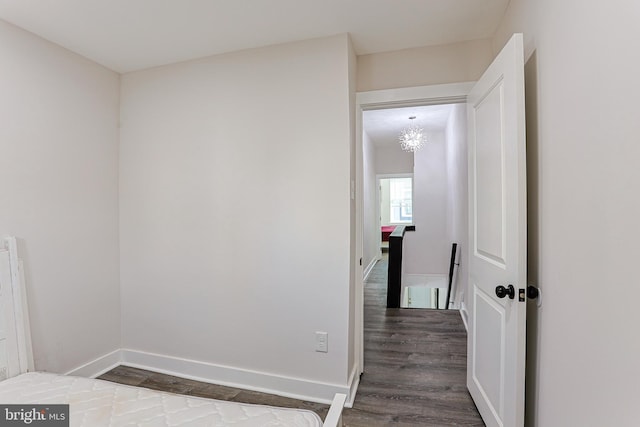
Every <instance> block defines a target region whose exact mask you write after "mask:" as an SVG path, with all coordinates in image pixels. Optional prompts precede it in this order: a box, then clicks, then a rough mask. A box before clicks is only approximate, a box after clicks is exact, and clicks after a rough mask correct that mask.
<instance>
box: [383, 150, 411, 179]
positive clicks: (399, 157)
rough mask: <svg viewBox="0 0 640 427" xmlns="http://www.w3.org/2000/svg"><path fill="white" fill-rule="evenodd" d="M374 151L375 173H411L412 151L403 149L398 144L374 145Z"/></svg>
mask: <svg viewBox="0 0 640 427" xmlns="http://www.w3.org/2000/svg"><path fill="white" fill-rule="evenodd" d="M375 151H376V154H375V170H376V174H378V175H385V174H401V173H413V153H409V152H406V151H403V150H402V148H400V144H393V145H390V146H381V147H379V146H376V147H375Z"/></svg>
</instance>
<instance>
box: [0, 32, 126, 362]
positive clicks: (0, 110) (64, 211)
mask: <svg viewBox="0 0 640 427" xmlns="http://www.w3.org/2000/svg"><path fill="white" fill-rule="evenodd" d="M0 58H2V66H1V67H0V68H1V71H0V94H2V95H1V96H0V117H1V118H2V119H1V121H2V125H1V126H0V235H14V236H17V237H18V239H19V240H18V244H19V246H20V247H19V249H20V251H21V256H22V257H23V258H24V265H25V272H26V282H27V293H28V299H29V306H30V315H31V328H32V336H33V348H34V357H35V364H36V369H39V370H47V371H53V372H66V371H68V370H71V369H73V368H76V367H78V366H80V365H82V364H84V363H86V362H88V361H90V360H93V359H96V358H97V357H99V356H102V355H103V354H106V353H109V352H111V351H114V350H116V349H118V348H119V347H120V293H119V286H118V280H119V277H118V93H119V89H118V86H119V78H118V75H117V74H116V73H114V72H111V71H109V70H107V69H105V68H103V67H101V66H98V65H96V64H94V63H92V62H90V61H88V60H86V59H84V58H82V57H80V56H78V55H75V54H72V53H71V52H69V51H68V50H66V49H62V48H60V47H59V46H56V45H54V44H52V43H50V42H47V41H45V40H43V39H41V38H39V37H36V36H34V35H33V34H31V33H27V32H25V31H23V30H20V29H18V28H16V27H14V26H12V25H9V24H6V23H4V22H2V21H0Z"/></svg>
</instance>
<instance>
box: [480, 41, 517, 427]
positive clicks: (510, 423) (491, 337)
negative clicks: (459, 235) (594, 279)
mask: <svg viewBox="0 0 640 427" xmlns="http://www.w3.org/2000/svg"><path fill="white" fill-rule="evenodd" d="M467 103H468V126H469V141H468V143H469V232H470V236H469V237H470V239H469V242H470V245H469V246H470V248H469V251H470V253H469V289H470V298H469V302H470V305H471V307H470V316H469V335H468V362H467V363H468V369H467V387H468V388H469V391H470V393H471V396H472V397H473V399H474V401H475V403H476V405H477V407H478V410H479V411H480V414H481V415H482V418H483V420H484V422H485V423H486V425H487V426H490V427H491V426H505V427H519V426H523V425H524V372H525V356H526V348H525V342H526V340H525V334H526V307H527V305H526V287H527V286H526V268H527V252H526V250H527V212H526V163H525V123H524V117H525V116H524V54H523V47H522V34H515V35H514V36H513V37H512V38H511V40H510V41H509V42H508V43H507V45H506V46H505V47H504V49H503V50H502V52H500V54H499V55H498V56H497V58H496V59H495V61H494V62H493V63H492V64H491V65H490V66H489V68H488V69H487V71H486V72H485V73H484V74H483V76H482V77H481V78H480V80H479V81H478V82H477V84H476V85H475V86H474V88H473V89H472V90H471V92H470V93H469V96H468V98H467Z"/></svg>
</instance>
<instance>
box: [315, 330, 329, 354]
mask: <svg viewBox="0 0 640 427" xmlns="http://www.w3.org/2000/svg"><path fill="white" fill-rule="evenodd" d="M316 351H319V352H320V353H327V352H328V351H329V334H328V333H326V332H316Z"/></svg>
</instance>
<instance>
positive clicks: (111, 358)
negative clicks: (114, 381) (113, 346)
mask: <svg viewBox="0 0 640 427" xmlns="http://www.w3.org/2000/svg"><path fill="white" fill-rule="evenodd" d="M121 353H122V351H121V350H119V349H118V350H115V351H112V352H111V353H107V354H105V355H103V356H100V357H98V358H97V359H95V360H92V361H91V362H89V363H85V364H84V365H82V366H79V367H77V368H75V369H72V370H70V371H69V372H67V373H65V375H73V376H76V377H85V378H95V377H99V376H100V375H102V374H104V373H105V372H107V371H110V370H112V369H113V368H115V367H116V366H118V365H119V364H120V363H121V362H122V354H121Z"/></svg>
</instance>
